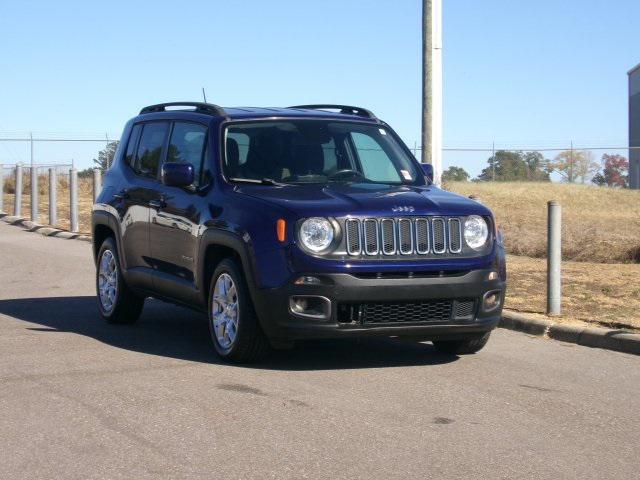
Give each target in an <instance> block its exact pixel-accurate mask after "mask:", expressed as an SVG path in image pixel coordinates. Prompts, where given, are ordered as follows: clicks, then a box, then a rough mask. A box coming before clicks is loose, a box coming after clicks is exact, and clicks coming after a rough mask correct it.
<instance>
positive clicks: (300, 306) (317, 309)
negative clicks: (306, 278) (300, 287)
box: [289, 295, 331, 318]
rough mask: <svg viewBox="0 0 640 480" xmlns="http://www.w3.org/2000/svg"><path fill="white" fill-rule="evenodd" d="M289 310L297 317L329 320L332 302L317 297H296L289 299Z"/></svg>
mask: <svg viewBox="0 0 640 480" xmlns="http://www.w3.org/2000/svg"><path fill="white" fill-rule="evenodd" d="M289 309H290V310H291V312H292V313H295V314H296V315H301V316H303V317H311V318H329V317H330V316H331V301H330V300H329V299H328V298H326V297H320V296H315V295H295V296H293V297H291V298H290V299H289Z"/></svg>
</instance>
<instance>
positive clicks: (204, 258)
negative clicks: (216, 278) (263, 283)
mask: <svg viewBox="0 0 640 480" xmlns="http://www.w3.org/2000/svg"><path fill="white" fill-rule="evenodd" d="M225 258H232V259H234V260H236V261H237V262H239V266H240V268H242V272H243V274H244V276H245V280H246V282H247V287H248V289H249V295H251V299H252V301H253V302H254V304H255V293H254V292H255V289H256V288H258V282H257V277H256V273H255V272H256V268H255V261H254V258H255V257H254V254H253V248H252V247H251V245H250V243H249V242H245V241H244V240H243V238H242V237H240V236H239V235H237V234H235V233H232V232H229V231H225V230H206V231H205V232H204V233H203V234H202V236H201V238H200V246H199V249H198V267H197V268H198V270H197V279H198V280H197V281H198V287H199V290H200V292H201V294H202V296H203V297H202V302H203V304H204V305H207V302H208V298H207V296H208V295H209V281H210V279H211V275H213V272H214V271H215V269H216V267H217V265H218V263H220V261H221V260H223V259H225Z"/></svg>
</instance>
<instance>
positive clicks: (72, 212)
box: [69, 167, 78, 233]
mask: <svg viewBox="0 0 640 480" xmlns="http://www.w3.org/2000/svg"><path fill="white" fill-rule="evenodd" d="M69 224H70V225H69V227H70V228H69V230H70V231H72V232H74V233H75V232H77V231H78V171H77V170H76V169H75V168H73V167H71V170H69Z"/></svg>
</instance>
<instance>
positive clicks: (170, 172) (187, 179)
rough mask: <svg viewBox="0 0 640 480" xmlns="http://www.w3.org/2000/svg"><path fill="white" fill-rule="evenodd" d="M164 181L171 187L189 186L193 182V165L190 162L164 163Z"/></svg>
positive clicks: (162, 174)
mask: <svg viewBox="0 0 640 480" xmlns="http://www.w3.org/2000/svg"><path fill="white" fill-rule="evenodd" d="M161 178H162V183H164V184H165V185H167V186H169V187H188V186H189V185H191V184H192V183H193V180H194V173H193V165H191V164H190V163H172V162H169V163H165V164H164V165H162V172H161Z"/></svg>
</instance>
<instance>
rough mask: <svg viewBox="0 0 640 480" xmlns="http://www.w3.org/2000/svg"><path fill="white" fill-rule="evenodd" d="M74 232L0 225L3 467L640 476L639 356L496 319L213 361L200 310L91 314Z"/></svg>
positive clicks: (310, 474) (219, 474)
mask: <svg viewBox="0 0 640 480" xmlns="http://www.w3.org/2000/svg"><path fill="white" fill-rule="evenodd" d="M93 268H94V267H93V262H92V258H91V250H90V245H89V244H88V243H85V242H79V241H72V240H62V239H55V238H44V237H42V236H40V235H37V234H34V233H28V232H25V231H24V230H22V229H21V228H17V227H11V226H7V225H6V224H4V223H0V436H1V437H0V438H1V439H2V440H1V441H2V445H1V446H0V477H1V478H3V479H4V478H7V479H9V478H16V479H18V478H19V479H25V478H65V479H76V478H77V479H88V478H92V479H93V478H96V479H97V478H105V479H115V478H126V479H134V478H135V479H144V478H172V479H176V478H209V479H210V478H220V479H222V478H224V479H236V478H237V479H250V478H256V479H264V478H296V479H297V478H348V479H354V478H385V479H386V478H438V479H442V478H452V479H453V478H455V479H462V478H486V479H497V478H509V479H513V478H554V479H557V478H580V479H587V478H589V479H604V478H619V479H630V478H637V475H638V471H639V469H640V460H639V459H638V454H637V448H638V445H639V444H640V420H639V418H640V416H639V415H638V411H640V368H639V367H640V358H638V357H635V356H631V355H626V354H621V353H615V352H609V351H604V350H595V349H589V348H586V347H580V346H576V345H569V344H563V343H559V342H554V341H550V340H545V339H540V338H531V337H528V336H526V335H523V334H521V333H515V332H510V331H504V330H499V331H496V332H495V333H494V335H493V338H492V340H491V342H490V343H489V346H488V347H487V348H486V349H485V350H483V351H482V352H481V353H479V354H477V355H475V356H469V357H462V358H457V357H455V356H447V355H442V354H438V353H436V352H435V351H434V350H433V348H432V347H431V345H430V344H428V343H424V344H422V343H415V342H406V341H399V340H393V339H371V340H366V341H361V342H358V341H340V342H333V341H322V342H316V343H303V344H300V345H298V346H297V347H296V348H295V349H294V350H293V351H288V352H277V353H276V354H274V355H272V356H271V357H270V358H269V359H268V360H266V361H264V362H263V363H260V364H257V365H253V366H250V367H246V366H243V367H237V366H231V365H226V364H222V363H220V362H218V361H217V359H216V357H215V356H214V354H213V350H212V348H211V347H210V345H209V340H208V338H207V326H206V323H205V322H204V318H203V317H201V316H199V315H197V314H194V313H192V312H190V311H188V310H185V309H181V308H178V307H173V306H166V305H163V304H160V303H159V302H156V301H148V304H147V306H146V307H145V312H144V314H143V316H142V319H141V321H140V322H139V323H138V324H136V325H133V326H111V325H106V324H103V323H102V322H101V321H100V319H99V318H98V316H97V312H96V308H95V306H94V298H93V293H94V286H93V282H94V280H93Z"/></svg>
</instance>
